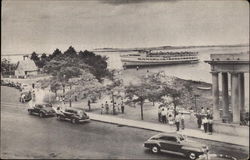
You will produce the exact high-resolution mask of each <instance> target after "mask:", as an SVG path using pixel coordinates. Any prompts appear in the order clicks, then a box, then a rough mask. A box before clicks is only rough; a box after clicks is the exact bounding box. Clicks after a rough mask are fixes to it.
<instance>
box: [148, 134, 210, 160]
mask: <svg viewBox="0 0 250 160" xmlns="http://www.w3.org/2000/svg"><path fill="white" fill-rule="evenodd" d="M144 147H145V148H148V149H150V150H151V151H152V152H153V153H158V152H160V151H163V152H167V153H172V154H177V155H182V156H186V157H188V158H189V159H191V160H194V159H197V158H199V156H202V155H204V154H207V153H208V147H207V146H206V145H203V144H201V143H199V142H195V141H191V140H188V139H187V138H186V137H184V136H183V135H180V134H177V133H176V132H173V133H160V134H157V135H155V136H153V137H151V138H149V139H148V140H147V141H146V142H144Z"/></svg>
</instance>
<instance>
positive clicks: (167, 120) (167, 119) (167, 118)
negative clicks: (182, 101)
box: [166, 108, 169, 124]
mask: <svg viewBox="0 0 250 160" xmlns="http://www.w3.org/2000/svg"><path fill="white" fill-rule="evenodd" d="M168 116H169V108H167V111H166V123H167V124H168V122H169V117H168Z"/></svg>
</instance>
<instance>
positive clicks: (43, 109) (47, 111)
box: [28, 104, 56, 118]
mask: <svg viewBox="0 0 250 160" xmlns="http://www.w3.org/2000/svg"><path fill="white" fill-rule="evenodd" d="M28 112H29V114H36V115H39V117H41V118H43V117H46V116H55V115H56V112H55V110H54V109H53V108H52V105H51V104H35V105H34V106H31V107H30V108H29V109H28Z"/></svg>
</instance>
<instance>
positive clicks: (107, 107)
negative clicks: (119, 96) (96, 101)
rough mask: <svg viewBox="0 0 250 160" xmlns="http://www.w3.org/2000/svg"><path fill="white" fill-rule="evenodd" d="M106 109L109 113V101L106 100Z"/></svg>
mask: <svg viewBox="0 0 250 160" xmlns="http://www.w3.org/2000/svg"><path fill="white" fill-rule="evenodd" d="M105 110H106V114H108V113H109V104H108V102H107V101H106V102H105Z"/></svg>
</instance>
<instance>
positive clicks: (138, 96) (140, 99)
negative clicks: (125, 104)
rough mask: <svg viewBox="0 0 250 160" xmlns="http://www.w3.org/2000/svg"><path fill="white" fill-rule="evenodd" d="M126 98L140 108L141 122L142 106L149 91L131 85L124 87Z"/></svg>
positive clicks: (142, 87) (142, 86)
mask: <svg viewBox="0 0 250 160" xmlns="http://www.w3.org/2000/svg"><path fill="white" fill-rule="evenodd" d="M125 92H126V97H128V98H129V99H130V100H132V101H133V102H135V103H139V104H140V106H141V119H142V120H143V105H144V102H145V100H146V99H148V98H149V94H148V93H149V90H148V89H147V88H145V87H144V85H132V84H130V85H129V86H127V87H125Z"/></svg>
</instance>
